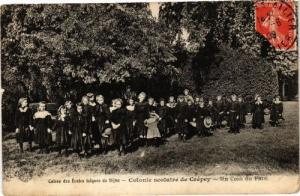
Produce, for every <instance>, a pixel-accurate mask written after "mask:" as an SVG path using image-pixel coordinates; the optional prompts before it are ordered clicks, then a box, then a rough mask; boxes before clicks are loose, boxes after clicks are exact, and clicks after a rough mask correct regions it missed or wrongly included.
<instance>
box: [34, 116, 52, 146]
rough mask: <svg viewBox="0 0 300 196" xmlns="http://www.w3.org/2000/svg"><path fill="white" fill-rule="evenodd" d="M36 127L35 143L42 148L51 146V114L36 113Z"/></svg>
mask: <svg viewBox="0 0 300 196" xmlns="http://www.w3.org/2000/svg"><path fill="white" fill-rule="evenodd" d="M33 119H34V121H33V122H34V123H33V124H34V127H35V142H36V143H37V144H39V145H40V147H45V146H49V145H50V144H51V142H52V136H51V133H49V132H48V129H51V127H52V126H51V115H50V113H49V112H47V111H44V112H36V113H35V114H34V118H33Z"/></svg>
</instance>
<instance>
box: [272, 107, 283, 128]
mask: <svg viewBox="0 0 300 196" xmlns="http://www.w3.org/2000/svg"><path fill="white" fill-rule="evenodd" d="M282 112H283V104H282V102H280V103H274V102H273V103H272V105H271V114H270V121H271V122H272V123H278V120H279V119H283V117H282Z"/></svg>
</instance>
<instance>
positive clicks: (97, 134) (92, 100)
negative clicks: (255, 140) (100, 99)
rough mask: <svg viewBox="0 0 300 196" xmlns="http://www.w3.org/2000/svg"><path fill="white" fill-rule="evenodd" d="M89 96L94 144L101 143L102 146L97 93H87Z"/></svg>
mask: <svg viewBox="0 0 300 196" xmlns="http://www.w3.org/2000/svg"><path fill="white" fill-rule="evenodd" d="M86 95H87V97H88V105H89V112H90V114H89V115H90V117H91V121H90V123H91V133H92V137H91V138H92V145H93V146H94V145H97V144H98V145H99V148H100V147H101V134H100V130H99V129H98V125H97V122H96V106H97V104H96V102H95V95H94V94H93V93H87V94H86Z"/></svg>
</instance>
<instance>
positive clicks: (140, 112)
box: [135, 102, 149, 138]
mask: <svg viewBox="0 0 300 196" xmlns="http://www.w3.org/2000/svg"><path fill="white" fill-rule="evenodd" d="M148 116H149V109H148V104H147V103H146V102H142V103H140V102H137V103H136V104H135V119H136V128H137V132H138V134H140V137H143V138H146V136H147V127H146V126H145V124H144V121H145V120H146V119H147V118H148Z"/></svg>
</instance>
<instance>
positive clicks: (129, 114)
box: [125, 97, 137, 144]
mask: <svg viewBox="0 0 300 196" xmlns="http://www.w3.org/2000/svg"><path fill="white" fill-rule="evenodd" d="M125 122H126V130H127V132H128V138H129V142H130V143H131V144H132V143H133V142H134V140H135V139H136V138H137V134H136V132H135V105H134V100H133V98H131V97H130V98H129V99H128V105H127V106H126V121H125Z"/></svg>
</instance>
